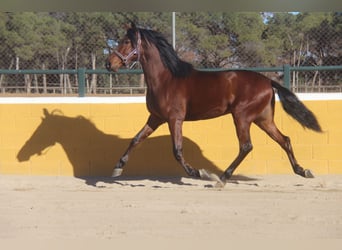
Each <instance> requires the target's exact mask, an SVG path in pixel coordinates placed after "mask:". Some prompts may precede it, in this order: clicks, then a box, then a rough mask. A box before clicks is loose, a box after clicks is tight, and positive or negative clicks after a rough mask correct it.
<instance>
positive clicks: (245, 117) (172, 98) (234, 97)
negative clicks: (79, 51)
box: [106, 23, 321, 182]
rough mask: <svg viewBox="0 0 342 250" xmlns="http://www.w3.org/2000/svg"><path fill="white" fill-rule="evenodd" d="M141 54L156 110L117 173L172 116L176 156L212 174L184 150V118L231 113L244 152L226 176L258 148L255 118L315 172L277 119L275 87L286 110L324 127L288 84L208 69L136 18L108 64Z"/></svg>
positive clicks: (200, 173) (150, 104) (195, 173)
mask: <svg viewBox="0 0 342 250" xmlns="http://www.w3.org/2000/svg"><path fill="white" fill-rule="evenodd" d="M137 60H139V61H140V64H141V66H142V69H143V72H144V75H145V80H146V84H147V94H146V104H147V109H148V110H149V112H150V116H149V117H148V120H147V123H146V125H145V126H144V127H143V128H142V130H141V131H140V132H139V133H138V134H137V135H136V136H135V137H134V139H133V140H132V141H131V143H130V145H129V147H128V149H127V150H126V152H125V153H124V155H123V156H122V157H121V159H120V160H119V162H118V163H117V164H116V166H115V168H114V171H113V177H115V176H119V175H120V174H121V173H122V170H123V166H124V165H125V163H126V162H127V161H128V156H129V153H130V152H131V150H132V149H133V148H134V147H135V146H136V145H137V144H139V143H140V142H142V141H143V140H144V139H145V138H146V137H148V136H149V135H150V134H151V133H152V132H153V131H155V130H156V129H157V128H158V127H159V126H160V125H161V124H163V123H165V122H167V123H168V126H169V130H170V133H171V136H172V142H173V150H174V156H175V158H176V160H177V161H178V162H179V163H180V164H181V166H182V167H183V168H184V170H185V171H186V173H187V174H188V175H189V176H192V177H201V178H207V177H208V176H209V177H213V175H208V173H207V172H206V171H204V170H197V169H194V168H193V167H191V166H190V165H189V164H188V163H186V161H185V159H184V157H183V153H182V124H183V122H184V121H195V120H203V119H211V118H214V117H218V116H222V115H225V114H228V113H231V114H232V116H233V120H234V124H235V127H236V134H237V137H238V139H239V147H240V150H239V153H238V155H237V157H236V158H235V160H234V161H233V162H232V163H231V164H230V166H229V167H228V168H227V169H226V170H225V172H224V173H223V174H222V176H221V177H220V180H221V181H222V182H225V181H226V180H227V179H229V178H230V177H231V176H232V174H233V172H234V170H235V169H236V168H237V167H238V166H239V164H240V163H241V161H242V160H243V159H244V158H245V157H246V155H247V154H248V153H249V152H250V151H251V150H252V143H251V138H250V126H251V124H252V123H255V124H256V125H257V126H259V127H260V128H261V129H262V130H264V131H265V132H266V133H267V134H268V135H269V136H270V137H271V138H272V139H273V140H275V141H276V142H277V143H278V144H279V145H280V146H281V147H282V148H283V149H284V150H285V151H286V153H287V156H288V158H289V160H290V163H291V166H292V168H293V171H294V172H295V173H296V174H298V175H300V176H303V177H307V178H312V177H313V175H312V173H311V171H310V170H309V169H303V168H302V167H301V166H300V165H299V164H298V163H297V161H296V159H295V156H294V153H293V151H292V147H291V143H290V139H289V137H287V136H284V135H283V134H282V133H281V132H280V131H279V130H278V128H277V127H276V125H275V123H274V119H273V117H274V103H275V94H274V89H276V90H277V93H278V95H279V99H280V101H281V103H282V106H283V108H284V110H285V111H286V112H287V113H288V114H289V115H291V116H292V117H293V118H294V119H296V120H297V121H298V122H299V123H300V124H302V125H303V127H307V128H309V129H312V130H314V131H317V132H321V127H320V125H319V123H318V122H317V119H316V118H315V116H314V115H313V113H312V112H311V111H310V110H308V109H307V108H306V107H305V106H304V104H303V103H302V102H301V101H300V100H299V99H298V98H297V97H296V96H295V95H294V94H293V93H292V92H291V91H289V90H288V89H286V88H285V87H282V86H281V85H280V84H279V83H277V82H275V81H273V80H271V79H269V78H267V77H265V76H264V75H262V74H260V73H256V72H253V71H245V70H235V71H231V70H227V71H216V72H205V71H200V70H196V69H194V68H193V66H192V65H191V64H189V63H187V62H184V61H182V60H181V59H180V58H179V57H178V56H177V54H176V52H175V51H174V49H173V48H172V46H171V45H170V44H169V43H168V41H167V40H166V39H165V38H164V37H163V36H162V35H161V34H160V33H159V32H156V31H152V30H147V29H141V28H137V27H136V26H135V25H134V24H133V23H132V25H131V27H130V28H128V29H127V33H126V35H125V37H124V38H123V40H122V41H121V42H120V43H119V45H118V47H117V50H115V51H114V52H113V53H112V54H111V55H109V57H108V59H107V61H106V68H107V69H108V70H112V71H114V72H115V71H117V70H118V69H119V68H120V67H121V66H127V67H128V66H129V64H130V63H132V62H135V61H137Z"/></svg>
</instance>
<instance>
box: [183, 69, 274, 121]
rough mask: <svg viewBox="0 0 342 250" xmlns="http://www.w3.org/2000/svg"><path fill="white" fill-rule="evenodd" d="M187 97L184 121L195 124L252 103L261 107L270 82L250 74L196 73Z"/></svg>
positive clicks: (269, 89)
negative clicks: (199, 120) (185, 119)
mask: <svg viewBox="0 0 342 250" xmlns="http://www.w3.org/2000/svg"><path fill="white" fill-rule="evenodd" d="M187 94H188V96H187V98H188V109H187V120H198V119H210V118H214V117H218V116H221V115H224V114H227V113H231V112H232V111H233V110H235V109H236V108H241V107H243V104H244V105H245V104H246V105H248V104H249V103H252V102H255V101H256V102H260V105H261V103H265V102H267V101H268V100H269V97H271V95H272V94H273V90H272V87H271V80H270V79H268V78H267V77H265V76H264V75H262V74H259V73H256V72H253V71H243V70H236V71H231V70H229V71H228V70H227V71H214V72H206V71H197V72H195V74H194V77H193V79H192V82H191V83H190V86H189V91H188V93H187ZM266 99H267V100H266Z"/></svg>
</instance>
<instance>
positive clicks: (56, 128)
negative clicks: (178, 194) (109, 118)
mask: <svg viewBox="0 0 342 250" xmlns="http://www.w3.org/2000/svg"><path fill="white" fill-rule="evenodd" d="M43 115H44V116H43V118H42V121H41V123H40V125H39V126H38V127H37V129H36V130H35V131H34V132H33V134H32V136H31V137H30V138H29V139H28V140H27V141H26V143H25V144H24V145H23V146H22V147H21V149H20V150H19V152H18V154H17V159H18V161H19V162H24V161H29V160H30V158H31V157H32V156H33V155H38V156H39V155H42V152H43V151H44V150H45V149H46V148H49V147H53V146H54V145H56V143H57V144H60V145H61V146H62V148H63V150H64V152H65V154H66V155H67V158H68V160H69V161H70V163H71V165H72V167H73V175H74V176H75V177H78V178H82V179H84V180H85V182H86V183H87V184H89V185H96V182H98V181H105V182H109V183H111V182H115V181H117V180H115V179H112V178H109V177H110V176H111V173H112V171H113V168H114V166H115V164H116V162H117V161H118V160H119V158H120V157H121V155H122V153H123V152H124V150H125V149H126V148H127V146H128V145H129V143H130V141H131V139H122V138H120V137H118V136H116V135H111V134H106V133H103V132H102V131H100V130H99V129H98V128H97V127H96V126H95V125H94V124H93V123H92V122H91V121H90V120H89V119H87V118H85V117H83V116H77V117H68V116H64V115H63V114H62V112H61V111H59V110H54V111H52V112H51V113H50V112H48V110H47V109H43ZM45 151H46V150H45ZM184 153H185V157H186V159H187V160H188V161H189V162H190V163H191V164H192V165H193V166H194V167H196V168H204V169H207V170H209V171H210V172H212V173H216V174H220V173H221V172H222V171H221V170H220V169H219V168H218V167H217V166H215V164H213V163H212V162H211V161H210V160H208V159H207V158H206V157H204V156H203V154H202V152H201V149H200V148H199V146H198V145H197V144H196V143H195V142H193V141H192V140H190V139H188V138H186V137H184ZM47 156H48V152H47V153H46V157H47ZM33 167H34V164H33ZM141 176H143V177H144V178H150V179H153V178H154V179H156V178H159V180H161V181H163V180H164V178H163V177H165V176H167V177H172V178H171V180H172V181H173V182H174V183H176V184H184V183H182V181H181V177H184V176H186V174H185V172H184V170H183V169H182V168H181V166H180V165H178V163H177V161H176V160H175V159H174V157H173V154H172V145H171V138H170V136H169V135H165V136H158V137H151V138H148V139H146V141H145V142H143V145H142V146H139V147H138V148H136V149H135V150H134V151H133V152H132V153H131V157H130V160H129V161H128V163H127V165H126V166H125V170H124V174H123V176H122V177H121V178H136V179H137V178H142V177H141ZM165 181H166V179H165ZM167 181H168V182H169V181H170V178H168V179H167Z"/></svg>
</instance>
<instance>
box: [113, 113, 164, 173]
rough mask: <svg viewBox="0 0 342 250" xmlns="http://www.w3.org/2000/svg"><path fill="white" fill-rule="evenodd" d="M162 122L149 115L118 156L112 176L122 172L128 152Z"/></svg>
mask: <svg viewBox="0 0 342 250" xmlns="http://www.w3.org/2000/svg"><path fill="white" fill-rule="evenodd" d="M163 123H164V122H163V121H161V120H159V119H158V118H156V117H154V116H152V115H150V116H149V118H148V120H147V123H146V125H145V126H144V127H143V128H142V129H141V130H140V131H139V133H138V134H137V135H136V136H135V137H134V138H133V139H132V140H131V143H130V144H129V146H128V148H127V150H126V151H125V153H124V154H123V156H122V157H121V158H120V160H119V162H118V163H117V164H116V165H115V168H114V170H113V174H112V177H117V176H120V175H121V174H122V171H123V167H124V166H125V164H126V163H127V161H128V156H129V153H130V152H131V151H132V150H133V149H134V148H135V147H136V146H137V145H138V144H139V143H141V142H142V141H143V140H145V139H146V138H147V137H148V136H149V135H150V134H152V133H153V131H155V130H156V129H157V128H158V127H159V126H160V125H161V124H163Z"/></svg>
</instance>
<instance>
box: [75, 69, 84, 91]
mask: <svg viewBox="0 0 342 250" xmlns="http://www.w3.org/2000/svg"><path fill="white" fill-rule="evenodd" d="M77 78H78V96H79V97H84V96H85V68H79V69H77Z"/></svg>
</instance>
